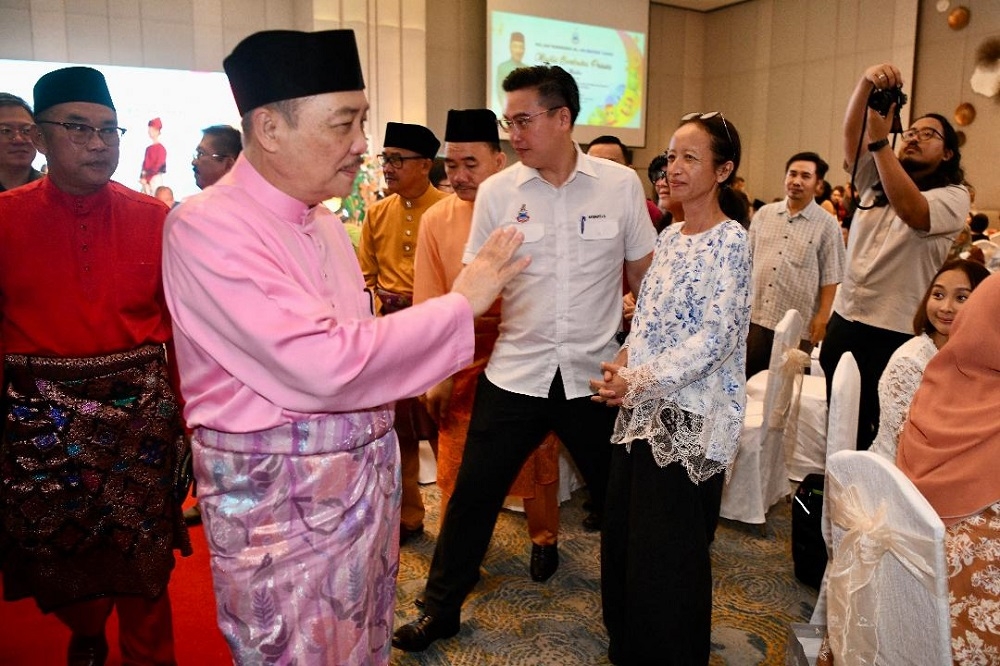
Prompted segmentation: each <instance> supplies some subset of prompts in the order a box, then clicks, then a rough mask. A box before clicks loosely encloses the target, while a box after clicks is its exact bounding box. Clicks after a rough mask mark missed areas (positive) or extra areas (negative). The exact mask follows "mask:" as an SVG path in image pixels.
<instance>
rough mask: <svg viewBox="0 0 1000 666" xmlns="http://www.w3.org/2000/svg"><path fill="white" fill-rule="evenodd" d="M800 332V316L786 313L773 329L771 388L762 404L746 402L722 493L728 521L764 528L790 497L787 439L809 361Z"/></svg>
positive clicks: (724, 514) (794, 311) (792, 311)
mask: <svg viewBox="0 0 1000 666" xmlns="http://www.w3.org/2000/svg"><path fill="white" fill-rule="evenodd" d="M801 332H802V315H800V314H799V312H798V311H797V310H789V311H788V312H786V313H785V316H784V317H782V318H781V321H780V322H778V325H777V326H776V327H775V329H774V344H773V345H772V347H771V362H770V364H769V365H768V370H766V372H767V388H766V389H765V391H764V398H763V400H759V399H754V398H751V397H748V399H747V408H746V416H745V418H744V421H743V431H742V433H741V434H740V444H739V450H738V451H737V453H736V460H735V462H734V463H733V471H732V474H731V475H730V478H729V482H728V483H727V484H726V486H725V488H724V489H723V491H722V508H721V511H720V515H721V516H722V517H723V518H728V519H730V520H738V521H740V522H743V523H752V524H757V525H763V524H764V523H765V515H766V514H767V510H768V509H770V508H771V506H773V505H774V504H775V503H776V502H777V501H778V500H780V499H781V498H783V497H785V496H786V495H788V492H789V485H788V471H787V469H786V467H785V451H784V442H783V434H784V431H785V426H786V424H787V423H788V421H789V418H790V416H791V412H792V411H793V409H792V405H793V397H794V395H795V391H794V388H795V386H794V384H795V378H796V376H797V375H801V374H802V371H803V369H804V365H803V363H808V360H809V359H808V355H807V354H805V353H803V352H801V351H799V349H798V346H799V336H800V334H801ZM800 356H801V357H805V358H804V360H800V359H799V357H800Z"/></svg>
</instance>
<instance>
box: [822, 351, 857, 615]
mask: <svg viewBox="0 0 1000 666" xmlns="http://www.w3.org/2000/svg"><path fill="white" fill-rule="evenodd" d="M860 403H861V373H860V372H859V371H858V364H857V362H856V361H855V360H854V354H852V353H850V352H847V353H845V354H844V355H843V356H841V357H840V361H838V362H837V368H836V370H834V372H833V383H832V387H831V393H830V417H829V425H828V426H827V436H826V459H827V460H829V459H830V458H832V457H833V454H834V453H836V452H838V451H853V450H854V449H856V448H858V406H859V405H860ZM829 503H830V495H829V493H824V495H823V540H824V541H826V550H827V554H828V555H829V554H830V550H831V543H832V542H831V540H830V506H829ZM828 577H829V567H828V568H827V573H826V574H825V575H824V576H823V582H822V584H821V585H820V588H819V596H818V597H817V598H816V607H815V609H814V610H813V615H812V619H811V620H810V623H812V624H826V594H827V592H826V586H827V578H828Z"/></svg>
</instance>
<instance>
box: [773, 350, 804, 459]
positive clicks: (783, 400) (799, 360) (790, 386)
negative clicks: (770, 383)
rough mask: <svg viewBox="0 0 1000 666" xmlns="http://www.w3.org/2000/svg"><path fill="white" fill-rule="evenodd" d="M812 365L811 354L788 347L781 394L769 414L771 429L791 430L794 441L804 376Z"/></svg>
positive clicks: (785, 354) (782, 359)
mask: <svg viewBox="0 0 1000 666" xmlns="http://www.w3.org/2000/svg"><path fill="white" fill-rule="evenodd" d="M811 363H812V359H810V358H809V354H807V353H805V352H804V351H802V350H801V349H798V348H796V347H788V348H786V349H785V351H784V353H782V355H781V366H780V367H779V368H778V372H779V373H780V374H781V392H780V393H779V394H778V395H777V397H776V399H775V401H774V405H773V406H772V408H771V413H770V414H768V419H767V425H768V427H769V428H778V429H781V430H785V429H786V428H791V429H792V430H791V436H792V441H794V439H795V437H794V435H795V433H796V431H797V430H798V422H799V404H800V403H801V402H802V375H803V373H804V372H805V369H806V368H808V367H809V365H810V364H811Z"/></svg>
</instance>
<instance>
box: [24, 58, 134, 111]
mask: <svg viewBox="0 0 1000 666" xmlns="http://www.w3.org/2000/svg"><path fill="white" fill-rule="evenodd" d="M67 102H90V103H91V104H100V105H101V106H106V107H108V108H109V109H111V110H112V111H114V110H115V105H114V102H112V101H111V92H109V91H108V83H107V81H105V80H104V75H103V74H101V73H100V72H98V71H97V70H96V69H93V68H91V67H64V68H63V69H57V70H55V71H52V72H49V73H48V74H45V75H43V76H42V78H40V79H38V82H37V83H36V84H35V115H36V116H37V115H38V114H40V113H42V112H43V111H46V110H48V109H50V108H52V107H53V106H55V105H56V104H66V103H67Z"/></svg>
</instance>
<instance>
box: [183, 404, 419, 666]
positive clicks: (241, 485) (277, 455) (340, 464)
mask: <svg viewBox="0 0 1000 666" xmlns="http://www.w3.org/2000/svg"><path fill="white" fill-rule="evenodd" d="M192 451H193V454H194V471H195V477H196V478H197V481H198V502H199V504H200V505H201V510H202V515H203V519H204V525H205V530H206V537H207V539H208V544H209V549H210V551H211V565H212V578H213V584H214V588H215V597H216V605H217V613H218V621H219V627H220V629H221V630H222V633H223V635H224V636H225V637H226V640H227V641H228V642H229V646H230V649H231V650H232V653H233V658H234V660H235V662H236V663H237V664H241V665H244V664H365V665H367V664H387V663H388V662H389V651H390V649H391V644H390V640H391V636H392V623H393V607H394V605H395V599H396V573H397V569H398V560H399V506H400V494H399V464H398V457H399V453H398V446H397V443H396V437H395V434H394V433H393V431H392V414H391V412H389V411H386V410H384V409H380V410H372V411H369V412H360V413H354V414H344V415H334V416H328V417H325V418H323V419H320V420H316V421H303V422H297V423H293V424H290V425H287V426H282V427H279V428H275V429H273V430H268V431H264V432H257V433H247V434H229V433H220V432H216V431H211V430H205V429H200V430H197V431H196V432H195V436H194V438H193V442H192Z"/></svg>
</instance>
